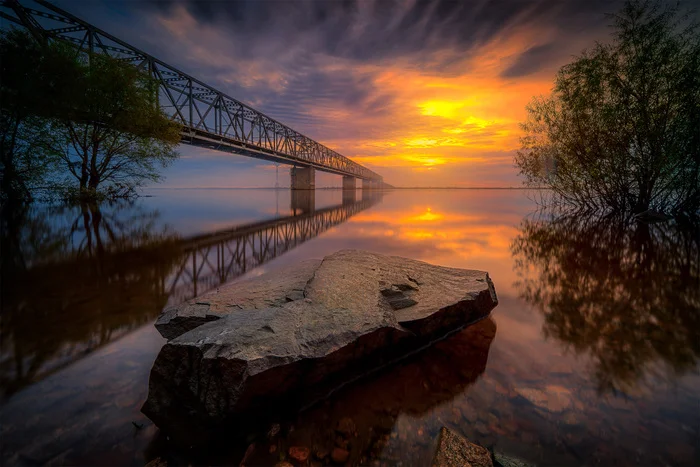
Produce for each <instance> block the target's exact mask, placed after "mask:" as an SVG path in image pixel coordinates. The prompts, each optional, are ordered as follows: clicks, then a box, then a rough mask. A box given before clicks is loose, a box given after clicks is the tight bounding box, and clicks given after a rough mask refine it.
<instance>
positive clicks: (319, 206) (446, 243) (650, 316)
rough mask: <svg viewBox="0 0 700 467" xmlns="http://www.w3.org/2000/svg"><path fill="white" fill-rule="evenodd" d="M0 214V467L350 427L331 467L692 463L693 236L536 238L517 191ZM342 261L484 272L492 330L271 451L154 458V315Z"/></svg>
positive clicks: (679, 227)
mask: <svg viewBox="0 0 700 467" xmlns="http://www.w3.org/2000/svg"><path fill="white" fill-rule="evenodd" d="M151 194H152V195H153V196H152V197H148V198H141V199H139V200H138V201H136V202H135V203H131V204H123V203H122V204H113V205H103V206H100V208H99V209H97V208H95V207H92V208H90V207H85V208H83V209H81V208H79V207H77V208H65V207H35V208H33V209H32V210H29V211H26V212H19V213H13V217H12V219H11V220H10V222H9V224H8V227H9V228H8V231H7V235H6V236H5V237H4V238H3V244H2V255H3V259H2V261H3V283H2V287H3V290H2V308H3V310H2V314H1V315H0V318H1V320H2V321H1V326H2V341H1V343H0V395H1V396H2V399H1V404H2V405H1V406H0V422H1V428H0V430H1V432H0V435H1V446H0V449H1V461H2V464H3V465H15V464H16V465H40V464H50V465H54V464H81V465H143V464H144V463H146V462H147V461H149V460H151V459H153V458H155V457H156V456H161V457H165V458H167V459H168V460H169V462H170V463H171V464H185V465H186V464H187V463H189V462H195V463H198V462H203V463H222V464H234V465H238V464H239V462H240V461H241V459H242V457H243V455H244V453H245V451H246V449H247V448H248V447H249V445H250V444H253V445H254V448H251V449H249V452H250V456H249V457H248V461H247V465H256V464H274V463H275V462H276V461H278V460H280V458H281V455H283V454H284V452H286V451H287V448H288V447H289V446H307V447H309V448H313V447H314V446H316V447H319V448H323V447H324V446H328V445H329V443H331V444H332V431H333V427H334V426H335V424H336V423H337V421H338V420H340V419H341V418H343V417H351V418H352V419H353V421H354V423H355V425H356V427H357V438H355V439H353V441H352V444H351V446H350V448H351V453H352V460H353V462H356V463H362V464H370V465H416V464H425V463H427V462H429V459H430V456H431V453H432V450H433V448H434V442H435V437H436V434H437V432H438V431H439V429H440V427H441V426H443V425H444V426H449V427H452V428H454V429H455V430H457V431H459V432H460V433H462V434H464V435H465V436H467V437H468V438H469V439H471V440H473V441H476V442H479V443H481V444H483V445H485V446H488V447H491V448H493V449H494V450H495V451H500V452H503V453H506V454H508V455H511V456H517V457H520V458H522V459H525V460H528V461H531V462H534V463H537V464H538V465H700V447H699V446H700V376H699V374H698V369H699V367H698V359H699V358H700V250H699V243H700V231H699V230H698V228H697V225H696V224H695V225H693V224H690V225H685V224H683V223H679V222H670V223H665V224H656V225H651V226H647V225H639V224H629V223H624V222H618V221H615V220H610V219H596V218H587V217H581V216H572V217H568V218H567V217H559V218H550V217H548V216H546V215H544V214H542V213H540V214H537V213H534V211H535V210H536V205H535V204H534V203H533V202H532V201H531V199H530V198H529V196H528V193H527V192H524V191H519V190H469V191H467V190H462V191H457V190H455V191H448V190H443V191H440V190H436V191H428V190H421V191H413V192H410V191H398V192H393V193H388V194H386V195H384V196H372V197H365V198H364V199H363V198H362V196H361V194H360V191H358V192H357V195H356V197H355V198H354V199H353V198H352V197H350V198H348V197H346V198H345V199H343V196H342V194H341V192H339V191H319V192H317V194H316V196H315V199H309V198H308V197H306V198H304V197H303V196H301V197H295V199H291V195H290V193H289V192H286V191H280V192H276V191H273V190H154V191H152V192H151ZM342 248H362V249H367V250H371V251H375V252H379V253H384V254H392V255H401V256H407V257H411V258H415V259H419V260H424V261H428V262H431V263H435V264H440V265H445V266H452V267H463V268H475V269H483V270H487V271H489V273H490V274H491V277H492V278H493V280H494V283H495V285H496V290H497V292H498V296H499V300H500V304H499V305H498V307H497V308H496V309H495V310H494V311H493V314H492V317H491V318H490V319H488V320H485V321H482V322H480V323H479V324H477V325H475V326H472V327H470V328H468V329H466V330H465V331H463V332H462V333H459V334H457V335H455V336H453V337H451V338H449V339H447V340H445V341H443V342H441V343H439V344H437V345H435V346H434V347H432V348H430V349H428V350H426V351H424V352H422V353H420V354H418V355H416V356H414V357H412V358H410V359H408V360H406V361H404V362H403V363H401V364H399V365H397V366H395V367H393V368H390V369H388V370H387V371H383V372H381V373H379V374H375V375H373V376H371V377H368V378H366V379H364V380H362V381H360V382H358V383H355V384H353V385H350V386H347V387H345V388H343V389H342V390H340V391H337V392H336V393H334V394H333V395H331V396H330V397H329V398H328V399H327V400H325V401H324V402H322V403H320V404H318V405H316V406H315V407H312V408H311V409H309V410H307V411H305V412H303V413H301V414H299V415H298V417H297V418H295V419H293V420H270V426H271V427H272V426H273V424H275V423H279V424H280V433H279V434H278V435H277V436H275V437H274V438H272V439H269V438H267V437H266V435H265V434H264V433H263V434H260V433H251V436H250V438H249V439H248V440H241V441H240V442H233V441H232V442H231V444H230V446H226V448H225V449H223V450H222V451H221V452H209V453H194V452H191V451H188V449H187V447H186V446H173V445H171V443H170V442H169V440H168V439H167V438H166V437H165V436H164V435H161V434H160V432H159V430H158V429H157V428H156V427H155V426H154V425H153V424H152V423H151V422H150V421H149V420H148V419H147V418H146V417H145V416H144V415H142V414H141V413H140V407H141V405H142V404H143V402H144V400H145V397H146V394H147V386H148V375H149V371H150V367H151V365H152V364H153V361H154V360H155V357H156V355H157V353H158V351H159V350H160V348H161V346H162V345H163V344H164V342H165V341H164V339H163V338H161V337H160V335H159V334H158V333H157V332H156V330H155V328H154V327H153V322H154V320H155V318H156V317H157V316H158V314H159V313H160V311H161V310H162V309H163V307H165V306H167V305H169V304H174V303H178V302H180V301H182V300H185V299H187V298H189V297H191V296H193V295H195V294H198V293H202V292H205V291H207V290H211V289H212V288H215V287H217V286H218V285H220V284H221V283H225V282H228V281H232V280H235V279H236V278H238V277H242V276H249V275H254V274H260V273H262V272H265V271H268V270H271V269H274V268H276V267H278V266H280V265H283V264H288V263H293V262H296V261H299V260H302V259H306V258H314V257H322V256H324V255H326V254H329V253H332V252H334V251H336V250H338V249H342Z"/></svg>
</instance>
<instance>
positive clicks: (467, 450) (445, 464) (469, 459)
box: [432, 427, 493, 467]
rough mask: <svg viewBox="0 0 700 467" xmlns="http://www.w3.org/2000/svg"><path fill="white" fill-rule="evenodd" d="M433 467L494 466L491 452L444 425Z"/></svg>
mask: <svg viewBox="0 0 700 467" xmlns="http://www.w3.org/2000/svg"><path fill="white" fill-rule="evenodd" d="M432 465H433V467H493V461H492V460H491V453H489V451H488V449H486V448H485V447H482V446H479V445H477V444H473V443H470V442H469V441H467V439H466V438H464V437H462V436H460V435H458V434H457V433H455V432H454V431H452V430H450V429H449V428H445V427H442V428H441V429H440V435H439V436H438V442H437V448H436V450H435V456H434V457H433V463H432Z"/></svg>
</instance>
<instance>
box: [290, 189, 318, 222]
mask: <svg viewBox="0 0 700 467" xmlns="http://www.w3.org/2000/svg"><path fill="white" fill-rule="evenodd" d="M291 208H292V215H294V216H298V215H299V214H309V213H312V212H314V211H315V210H316V191H315V190H303V189H296V190H292V206H291Z"/></svg>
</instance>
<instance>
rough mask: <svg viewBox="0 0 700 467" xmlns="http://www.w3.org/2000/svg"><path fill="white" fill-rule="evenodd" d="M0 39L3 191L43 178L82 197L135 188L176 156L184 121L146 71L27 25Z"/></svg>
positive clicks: (24, 190) (23, 191) (24, 188)
mask: <svg viewBox="0 0 700 467" xmlns="http://www.w3.org/2000/svg"><path fill="white" fill-rule="evenodd" d="M0 46H2V51H1V55H0V63H1V65H0V66H1V67H2V80H1V81H2V85H1V88H2V96H1V97H2V100H1V102H2V104H1V108H2V117H1V118H0V129H1V130H2V138H1V144H2V147H1V148H0V153H1V157H2V160H1V161H0V162H1V163H2V170H3V173H2V188H3V194H7V193H11V192H12V193H18V194H19V197H21V196H26V195H28V194H29V192H30V189H31V187H32V186H33V185H36V184H37V183H39V182H40V183H43V184H45V185H46V184H53V185H59V187H60V188H61V189H66V190H69V191H71V192H72V194H74V195H77V197H80V198H83V199H84V198H94V197H99V196H104V195H105V194H108V195H112V196H114V195H117V196H124V195H130V194H132V193H133V190H134V188H135V187H136V186H139V185H140V184H141V183H143V182H144V181H146V180H152V181H156V180H158V179H159V178H160V176H159V173H158V168H159V167H162V166H165V165H167V164H168V163H169V162H171V161H172V160H173V159H175V158H176V157H177V153H176V151H175V146H176V145H177V144H178V143H179V141H180V129H181V127H180V125H179V124H177V123H175V122H173V121H171V120H170V119H169V118H168V117H167V116H166V115H165V114H164V113H163V112H162V111H161V110H160V109H159V107H158V105H157V96H158V94H157V92H158V82H157V81H156V80H155V79H153V78H151V77H150V76H149V75H148V74H147V73H145V72H143V71H141V70H139V69H137V68H136V67H134V66H133V65H131V64H129V63H126V62H124V61H120V60H118V59H116V58H113V57H110V56H107V55H104V54H86V53H82V52H79V51H78V50H77V49H75V48H73V47H72V46H70V45H68V44H63V43H60V42H57V41H49V40H48V39H47V40H46V42H42V41H41V40H39V39H37V38H34V37H33V36H31V35H30V34H29V33H27V32H26V31H18V30H10V31H7V32H4V33H2V34H0ZM59 163H60V166H62V167H63V168H65V169H66V170H65V172H63V173H62V172H61V171H57V170H53V169H55V168H56V167H57V166H56V164H59ZM72 179H73V180H76V181H77V184H75V183H74V182H73V183H71V180H72ZM76 185H77V186H76ZM71 186H73V187H75V188H71Z"/></svg>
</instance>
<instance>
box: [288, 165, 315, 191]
mask: <svg viewBox="0 0 700 467" xmlns="http://www.w3.org/2000/svg"><path fill="white" fill-rule="evenodd" d="M289 173H290V175H291V176H292V184H291V187H292V190H313V189H315V188H316V171H315V170H314V168H313V167H292V169H291V170H290V171H289Z"/></svg>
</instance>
